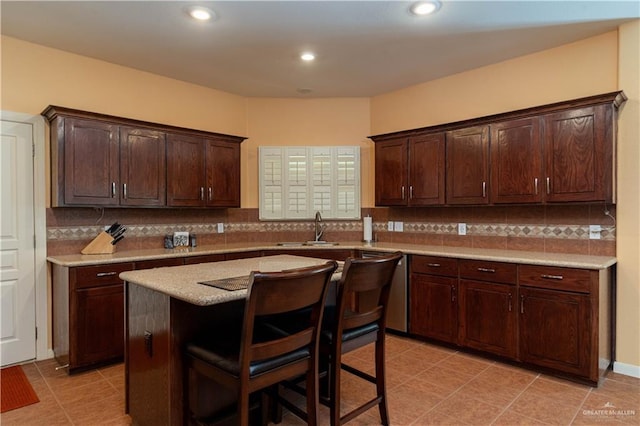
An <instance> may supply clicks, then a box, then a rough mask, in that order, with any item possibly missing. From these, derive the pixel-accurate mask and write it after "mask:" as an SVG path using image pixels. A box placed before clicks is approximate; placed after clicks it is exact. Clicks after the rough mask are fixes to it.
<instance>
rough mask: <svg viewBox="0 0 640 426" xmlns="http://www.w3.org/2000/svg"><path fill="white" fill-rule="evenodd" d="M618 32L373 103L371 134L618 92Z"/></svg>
mask: <svg viewBox="0 0 640 426" xmlns="http://www.w3.org/2000/svg"><path fill="white" fill-rule="evenodd" d="M617 43H618V39H617V32H615V31H613V32H609V33H607V34H604V35H601V36H599V37H593V38H589V39H586V40H582V41H579V42H576V43H572V44H568V45H565V46H561V47H558V48H555V49H550V50H545V51H543V52H539V53H535V54H532V55H527V56H522V57H519V58H515V59H511V60H508V61H504V62H500V63H497V64H493V65H489V66H486V67H482V68H477V69H474V70H471V71H467V72H463V73H460V74H455V75H452V76H448V77H445V78H441V79H438V80H433V81H429V82H426V83H422V84H418V85H416V86H412V87H407V88H405V89H402V90H398V91H395V92H390V93H387V94H383V95H380V96H375V97H373V98H371V133H372V134H381V133H389V132H393V131H398V130H405V129H412V128H416V127H424V126H430V125H434V124H440V123H448V122H452V121H458V120H464V119H468V118H474V117H481V116H484V115H491V114H497V113H501V112H506V111H513V110H517V109H521V108H527V107H531V106H537V105H544V104H548V103H552V102H559V101H565V100H568V99H574V98H580V97H584V96H589V95H596V94H600V93H606V92H611V91H614V90H617V81H618V80H617V75H616V72H617V69H618V65H617Z"/></svg>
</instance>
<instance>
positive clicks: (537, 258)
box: [47, 242, 617, 269]
mask: <svg viewBox="0 0 640 426" xmlns="http://www.w3.org/2000/svg"><path fill="white" fill-rule="evenodd" d="M319 248H321V249H325V250H333V249H335V250H339V249H342V250H344V249H347V250H350V249H355V250H366V251H377V252H393V251H401V252H403V253H405V254H418V255H429V256H443V257H455V258H458V259H477V260H487V261H495V262H508V263H525V264H529V265H544V266H559V267H569V268H583V269H606V268H608V267H610V266H612V265H614V264H615V263H616V262H617V260H616V258H615V257H610V256H588V255H580V254H562V253H540V252H529V251H519V250H491V249H478V248H468V247H441V246H426V245H419V244H403V243H363V242H340V243H339V244H338V245H329V244H327V245H320V246H300V245H288V246H279V245H276V243H234V244H220V245H212V246H200V247H196V248H188V249H173V250H167V249H162V248H160V249H147V250H131V251H126V252H117V253H114V254H105V255H82V254H72V255H64V256H49V257H47V260H48V261H49V262H51V263H55V264H58V265H61V266H67V267H75V266H90V265H102V264H109V263H120V262H135V261H142V260H152V259H168V258H173V257H188V256H201V255H207V254H222V253H238V252H243V251H253V250H265V251H267V250H278V249H295V250H317V249H319Z"/></svg>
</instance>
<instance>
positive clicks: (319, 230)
mask: <svg viewBox="0 0 640 426" xmlns="http://www.w3.org/2000/svg"><path fill="white" fill-rule="evenodd" d="M315 232H316V239H315V241H320V239H321V238H322V234H324V224H323V223H322V215H320V212H319V211H317V212H316V219H315Z"/></svg>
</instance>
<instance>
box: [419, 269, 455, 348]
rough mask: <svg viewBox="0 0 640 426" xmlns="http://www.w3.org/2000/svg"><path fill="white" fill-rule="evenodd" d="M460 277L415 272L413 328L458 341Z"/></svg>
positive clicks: (444, 338)
mask: <svg viewBox="0 0 640 426" xmlns="http://www.w3.org/2000/svg"><path fill="white" fill-rule="evenodd" d="M456 284H457V279H456V278H452V277H439V276H435V275H423V274H411V283H410V290H409V291H410V293H409V294H410V302H409V332H410V333H412V334H417V335H419V336H424V337H431V338H434V339H438V340H441V341H443V342H449V343H457V340H458V339H457V336H458V307H457V306H458V301H457V298H458V294H457V288H456Z"/></svg>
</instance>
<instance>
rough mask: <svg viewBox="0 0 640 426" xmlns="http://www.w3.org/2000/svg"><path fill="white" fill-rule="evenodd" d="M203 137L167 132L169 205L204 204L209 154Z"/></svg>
mask: <svg viewBox="0 0 640 426" xmlns="http://www.w3.org/2000/svg"><path fill="white" fill-rule="evenodd" d="M203 146H204V145H203V141H202V139H200V138H195V137H190V136H183V135H176V134H168V135H167V205H168V206H176V207H180V206H183V207H186V206H204V204H205V194H204V193H205V156H204V147H203Z"/></svg>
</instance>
